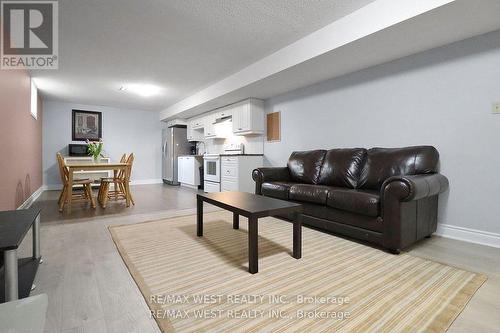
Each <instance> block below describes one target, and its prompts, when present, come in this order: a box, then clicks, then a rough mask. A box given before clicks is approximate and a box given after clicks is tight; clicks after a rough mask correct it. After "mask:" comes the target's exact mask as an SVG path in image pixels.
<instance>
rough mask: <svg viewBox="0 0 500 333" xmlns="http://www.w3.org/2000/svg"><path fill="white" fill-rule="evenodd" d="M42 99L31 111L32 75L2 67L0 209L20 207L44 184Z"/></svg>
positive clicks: (0, 71) (0, 81) (0, 79)
mask: <svg viewBox="0 0 500 333" xmlns="http://www.w3.org/2000/svg"><path fill="white" fill-rule="evenodd" d="M42 105H43V104H42V100H41V98H40V97H39V98H38V119H35V118H33V116H31V113H30V77H29V74H28V73H27V72H26V71H24V70H0V210H11V209H16V208H17V207H19V206H20V205H21V204H22V203H23V202H24V201H25V200H26V199H27V198H28V197H29V196H30V195H31V194H32V193H33V192H35V191H36V190H38V188H40V186H42Z"/></svg>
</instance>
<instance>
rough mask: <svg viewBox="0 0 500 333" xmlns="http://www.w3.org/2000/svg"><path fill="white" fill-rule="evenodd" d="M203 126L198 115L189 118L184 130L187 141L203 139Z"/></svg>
mask: <svg viewBox="0 0 500 333" xmlns="http://www.w3.org/2000/svg"><path fill="white" fill-rule="evenodd" d="M200 124H201V126H200ZM203 127H204V123H203V121H202V119H201V118H200V117H197V118H193V119H189V120H188V122H187V130H186V134H187V139H188V141H200V140H203V138H204V136H203Z"/></svg>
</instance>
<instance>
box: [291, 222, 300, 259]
mask: <svg viewBox="0 0 500 333" xmlns="http://www.w3.org/2000/svg"><path fill="white" fill-rule="evenodd" d="M293 257H294V258H295V259H300V258H302V215H301V214H295V220H294V221H293Z"/></svg>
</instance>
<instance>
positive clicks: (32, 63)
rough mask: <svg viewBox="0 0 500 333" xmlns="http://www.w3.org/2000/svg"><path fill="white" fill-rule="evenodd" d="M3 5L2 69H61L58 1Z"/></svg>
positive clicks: (5, 2) (3, 1) (8, 1)
mask: <svg viewBox="0 0 500 333" xmlns="http://www.w3.org/2000/svg"><path fill="white" fill-rule="evenodd" d="M0 3H1V18H2V20H1V22H0V25H1V28H2V32H1V36H2V37H1V38H2V40H1V54H0V68H1V69H57V68H58V37H59V36H58V3H57V1H13V0H1V1H0Z"/></svg>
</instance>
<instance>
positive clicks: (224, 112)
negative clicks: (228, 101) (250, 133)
mask: <svg viewBox="0 0 500 333" xmlns="http://www.w3.org/2000/svg"><path fill="white" fill-rule="evenodd" d="M232 115H233V109H232V107H230V106H226V107H224V108H221V109H219V110H218V111H217V112H215V119H216V120H219V119H222V118H227V117H231V116H232Z"/></svg>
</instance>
